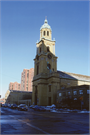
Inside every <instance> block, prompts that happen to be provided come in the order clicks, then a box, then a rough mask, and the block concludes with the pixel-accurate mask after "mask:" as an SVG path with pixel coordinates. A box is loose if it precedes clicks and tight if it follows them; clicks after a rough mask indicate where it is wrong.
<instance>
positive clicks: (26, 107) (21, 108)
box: [18, 104, 28, 111]
mask: <svg viewBox="0 0 90 135" xmlns="http://www.w3.org/2000/svg"><path fill="white" fill-rule="evenodd" d="M18 110H20V111H27V110H28V106H27V105H25V104H20V105H18Z"/></svg>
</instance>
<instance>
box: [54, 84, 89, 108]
mask: <svg viewBox="0 0 90 135" xmlns="http://www.w3.org/2000/svg"><path fill="white" fill-rule="evenodd" d="M89 96H90V85H80V86H72V87H69V88H64V89H60V90H58V91H57V103H56V105H57V107H71V108H78V109H80V108H81V103H82V106H83V108H85V109H89Z"/></svg>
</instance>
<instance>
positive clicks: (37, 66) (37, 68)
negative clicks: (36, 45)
mask: <svg viewBox="0 0 90 135" xmlns="http://www.w3.org/2000/svg"><path fill="white" fill-rule="evenodd" d="M38 74H39V65H37V75H38Z"/></svg>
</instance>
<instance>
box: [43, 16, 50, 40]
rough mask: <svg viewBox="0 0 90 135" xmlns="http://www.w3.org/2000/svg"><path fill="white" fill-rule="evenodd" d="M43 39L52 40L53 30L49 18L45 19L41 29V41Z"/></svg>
mask: <svg viewBox="0 0 90 135" xmlns="http://www.w3.org/2000/svg"><path fill="white" fill-rule="evenodd" d="M42 38H45V39H49V40H51V39H52V30H51V27H50V25H49V24H48V21H47V18H45V20H44V24H43V25H42V26H41V28H40V40H41V39H42Z"/></svg>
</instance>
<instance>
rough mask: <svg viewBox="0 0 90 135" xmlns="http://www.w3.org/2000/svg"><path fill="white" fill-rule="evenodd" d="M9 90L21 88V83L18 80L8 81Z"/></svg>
mask: <svg viewBox="0 0 90 135" xmlns="http://www.w3.org/2000/svg"><path fill="white" fill-rule="evenodd" d="M9 90H21V84H20V83H18V82H10V84H9Z"/></svg>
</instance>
